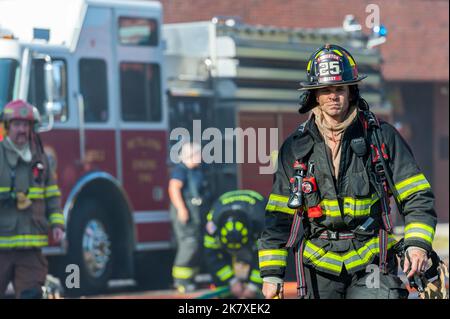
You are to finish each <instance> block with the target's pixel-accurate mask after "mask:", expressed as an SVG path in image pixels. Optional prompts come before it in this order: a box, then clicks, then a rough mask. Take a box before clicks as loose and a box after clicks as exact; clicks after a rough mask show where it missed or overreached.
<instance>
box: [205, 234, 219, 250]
mask: <svg viewBox="0 0 450 319" xmlns="http://www.w3.org/2000/svg"><path fill="white" fill-rule="evenodd" d="M203 246H204V247H206V248H209V249H219V248H220V243H219V241H218V240H217V239H216V238H215V237H212V236H209V235H205V237H204V238H203Z"/></svg>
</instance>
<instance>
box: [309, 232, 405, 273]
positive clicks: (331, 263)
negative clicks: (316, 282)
mask: <svg viewBox="0 0 450 319" xmlns="http://www.w3.org/2000/svg"><path fill="white" fill-rule="evenodd" d="M395 243H396V240H395V238H394V236H392V235H389V238H388V249H389V248H391V247H392V246H394V245H395ZM379 253H380V248H379V238H378V237H374V238H372V239H371V240H369V241H367V242H366V243H365V244H364V246H362V247H361V248H359V249H358V250H351V251H348V252H345V253H342V254H341V253H336V252H332V251H326V250H325V249H323V248H320V247H318V246H316V245H314V244H313V243H311V241H309V240H307V241H306V244H305V250H304V251H303V256H304V257H305V261H309V262H310V263H311V264H313V265H314V266H315V267H316V268H317V269H320V270H323V271H325V272H327V273H332V274H336V275H339V274H340V273H341V271H342V267H343V266H344V265H345V268H346V269H347V270H348V271H353V270H356V269H360V268H362V267H363V266H365V265H367V264H368V263H369V262H370V261H371V260H372V259H373V257H375V256H376V255H377V254H379Z"/></svg>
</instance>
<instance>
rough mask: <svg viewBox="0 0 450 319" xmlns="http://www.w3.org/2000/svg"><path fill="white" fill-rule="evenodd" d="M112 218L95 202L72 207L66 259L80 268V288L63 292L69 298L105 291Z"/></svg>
mask: <svg viewBox="0 0 450 319" xmlns="http://www.w3.org/2000/svg"><path fill="white" fill-rule="evenodd" d="M110 220H111V218H108V216H107V214H106V211H105V209H104V208H103V207H102V206H101V205H100V204H99V203H98V202H97V201H95V200H83V201H82V202H80V203H79V205H77V206H75V209H74V211H73V212H72V216H71V218H70V225H69V233H68V237H69V238H68V239H69V245H68V255H67V256H68V259H69V260H70V261H71V263H73V264H76V265H78V266H79V270H80V287H79V288H72V289H66V293H67V294H68V295H71V296H75V295H76V296H79V295H89V294H94V293H100V292H104V291H105V290H106V289H107V287H108V280H109V279H110V278H111V274H112V260H113V255H112V254H113V251H114V249H113V245H114V239H113V232H112V225H111V221H110Z"/></svg>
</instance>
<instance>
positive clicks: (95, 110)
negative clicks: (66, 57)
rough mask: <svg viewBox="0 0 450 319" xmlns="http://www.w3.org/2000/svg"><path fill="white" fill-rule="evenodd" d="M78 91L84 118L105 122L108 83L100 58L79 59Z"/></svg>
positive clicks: (104, 67)
mask: <svg viewBox="0 0 450 319" xmlns="http://www.w3.org/2000/svg"><path fill="white" fill-rule="evenodd" d="M78 67H79V70H80V93H81V94H82V95H83V99H84V120H85V121H86V122H106V121H107V120H108V85H107V83H108V82H107V73H106V62H105V61H104V60H102V59H81V60H80V62H79V65H78Z"/></svg>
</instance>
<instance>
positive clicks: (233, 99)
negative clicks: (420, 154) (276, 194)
mask: <svg viewBox="0 0 450 319" xmlns="http://www.w3.org/2000/svg"><path fill="white" fill-rule="evenodd" d="M162 17H163V8H162V6H161V4H160V3H159V2H152V1H125V0H104V1H100V0H70V1H58V0H40V1H32V0H30V1H27V0H1V1H0V110H1V108H2V107H3V106H4V105H5V104H6V103H7V102H8V101H10V100H12V99H16V98H22V99H25V100H28V101H29V102H30V103H32V104H33V105H35V106H36V107H37V108H38V109H39V111H40V113H41V117H42V124H41V127H40V131H41V132H42V133H41V136H42V140H43V142H44V145H45V151H46V153H47V154H48V156H49V158H50V161H51V163H52V167H53V168H54V169H55V172H56V174H57V178H58V184H59V186H60V188H61V192H62V199H63V201H62V203H63V204H62V205H63V206H62V207H63V212H64V217H65V220H66V224H67V238H66V242H65V244H63V245H61V246H59V245H55V244H53V243H52V242H51V241H50V245H49V246H48V247H46V248H45V249H44V253H45V254H46V255H47V256H49V259H50V266H51V267H50V269H53V268H54V269H59V275H60V276H63V275H64V269H65V266H66V265H70V264H75V265H78V266H79V268H80V274H81V287H80V289H81V290H82V291H83V292H93V291H100V290H102V289H105V287H107V284H108V281H110V280H111V279H120V278H135V279H136V280H137V281H140V280H145V276H146V275H150V274H156V275H157V276H163V274H166V275H168V276H170V268H171V264H170V263H164V262H163V261H162V260H163V259H160V257H158V256H161V255H158V253H165V252H171V251H173V248H174V245H173V240H172V232H171V224H170V219H169V213H168V209H169V199H168V194H167V185H168V178H169V169H170V164H171V161H170V158H169V152H170V148H171V147H172V146H173V145H174V144H175V143H177V142H179V141H178V140H171V139H170V138H169V137H170V132H171V131H172V129H174V128H177V127H182V128H185V129H186V130H187V131H188V132H190V133H192V134H194V133H195V132H194V131H195V127H194V126H195V125H193V123H194V122H195V120H200V121H201V122H200V123H201V125H202V127H203V128H208V127H212V128H217V129H218V130H219V132H224V131H225V130H226V128H237V127H240V128H242V129H249V128H250V129H251V128H253V129H261V128H267V129H270V128H278V135H277V142H278V143H279V144H278V145H281V142H282V141H283V139H284V138H285V137H286V136H287V135H289V134H290V132H292V131H293V130H294V129H295V128H296V127H297V126H298V125H299V123H301V122H303V120H304V118H302V117H301V116H300V115H299V114H298V113H297V103H298V97H299V92H298V91H297V88H298V82H299V81H301V80H304V79H305V72H304V70H305V68H306V63H307V60H308V58H309V56H310V54H311V52H313V51H314V50H315V49H316V48H317V47H319V46H321V45H323V44H324V43H336V44H341V45H343V46H345V47H346V48H348V49H349V50H350V51H351V52H352V54H353V55H354V57H355V59H356V61H357V62H358V63H359V71H360V72H361V73H364V74H368V75H369V77H368V79H367V80H365V81H364V82H363V84H362V85H361V91H362V94H363V95H364V97H365V98H366V99H367V101H368V102H369V103H370V105H371V106H372V109H373V110H374V111H375V112H376V113H378V114H379V115H381V116H382V117H385V118H388V119H389V118H390V116H391V113H392V112H391V107H390V105H389V104H388V103H386V102H385V101H384V98H383V92H382V86H383V85H382V82H383V80H382V77H381V74H380V65H381V56H380V53H379V51H378V50H377V48H375V47H373V46H371V45H370V41H371V40H373V39H370V36H367V35H366V34H364V33H363V32H362V31H361V28H359V29H358V28H356V30H354V29H351V30H350V29H348V28H345V27H337V28H327V29H304V28H303V29H300V28H299V29H289V28H279V27H271V26H259V25H247V24H244V23H242V22H241V21H240V20H239V19H238V18H231V17H214V18H213V19H212V20H211V21H204V22H192V23H177V24H167V25H164V24H163V20H162ZM267 132H268V131H267ZM267 132H266V131H260V130H256V134H257V135H258V134H259V135H261V134H266V133H267ZM219 138H220V139H221V140H220V143H223V144H226V143H228V142H230V140H231V142H233V140H235V137H233V136H232V137H229V136H227V135H226V134H220V137H219ZM206 142H207V141H202V143H203V144H204V143H206ZM249 143H251V141H249ZM267 144H268V140H267ZM276 150H277V149H268V152H266V153H267V154H266V155H268V156H269V157H270V158H271V159H272V162H273V158H274V157H276ZM258 161H259V160H257V161H256V162H255V161H253V162H252V161H247V162H246V161H244V162H242V163H236V162H235V161H226V160H223V161H217V162H214V163H211V164H209V165H206V166H205V169H206V176H207V179H208V181H209V185H210V187H209V188H210V193H211V194H212V195H211V196H212V198H215V197H217V196H218V195H220V194H221V193H223V192H225V191H228V190H231V189H237V188H247V189H254V190H256V191H259V192H261V193H262V194H264V195H267V194H268V193H269V192H270V187H271V183H272V177H271V175H269V174H260V173H259V170H258V168H260V167H261V165H267V163H261V162H258ZM143 254H146V255H150V256H153V257H152V258H153V261H154V262H153V263H152V267H150V266H149V265H148V264H147V263H143V262H141V261H140V258H139V256H141V255H143ZM55 271H56V270H55ZM62 279H63V280H64V278H62ZM63 282H64V281H63Z"/></svg>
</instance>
